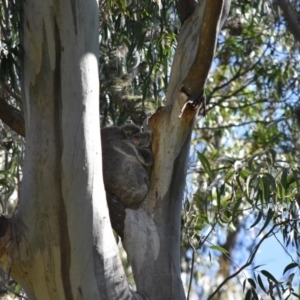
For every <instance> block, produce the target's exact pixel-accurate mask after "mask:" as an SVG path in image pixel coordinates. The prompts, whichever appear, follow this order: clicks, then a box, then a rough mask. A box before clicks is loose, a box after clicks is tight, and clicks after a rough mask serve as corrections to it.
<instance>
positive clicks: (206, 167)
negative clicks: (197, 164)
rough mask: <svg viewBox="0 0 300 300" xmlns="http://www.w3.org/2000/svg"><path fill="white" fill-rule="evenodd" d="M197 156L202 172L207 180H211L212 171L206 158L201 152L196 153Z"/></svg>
mask: <svg viewBox="0 0 300 300" xmlns="http://www.w3.org/2000/svg"><path fill="white" fill-rule="evenodd" d="M197 154H198V158H199V160H200V161H201V164H202V167H203V169H204V171H205V172H206V173H207V174H208V176H209V178H210V179H212V180H213V176H212V171H211V168H210V164H209V162H208V160H207V158H206V157H205V156H204V155H203V154H202V153H201V152H197Z"/></svg>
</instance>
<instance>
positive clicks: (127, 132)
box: [121, 124, 141, 139]
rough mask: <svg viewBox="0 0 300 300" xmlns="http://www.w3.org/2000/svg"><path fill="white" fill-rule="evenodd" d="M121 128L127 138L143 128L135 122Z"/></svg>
mask: <svg viewBox="0 0 300 300" xmlns="http://www.w3.org/2000/svg"><path fill="white" fill-rule="evenodd" d="M121 130H122V132H123V133H124V135H125V137H126V138H127V139H128V138H130V137H132V136H133V135H134V134H136V133H138V132H140V131H141V129H140V128H139V127H138V126H136V125H134V124H126V125H124V126H122V127H121Z"/></svg>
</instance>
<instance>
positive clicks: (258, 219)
mask: <svg viewBox="0 0 300 300" xmlns="http://www.w3.org/2000/svg"><path fill="white" fill-rule="evenodd" d="M262 215H263V214H262V212H261V211H259V212H258V216H257V218H256V220H255V221H254V223H253V224H252V225H251V226H250V228H252V227H254V226H255V225H257V224H258V223H259V221H260V220H261V217H262Z"/></svg>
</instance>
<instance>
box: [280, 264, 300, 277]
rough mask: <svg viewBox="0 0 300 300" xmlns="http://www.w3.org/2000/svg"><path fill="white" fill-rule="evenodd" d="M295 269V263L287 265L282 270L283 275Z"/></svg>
mask: <svg viewBox="0 0 300 300" xmlns="http://www.w3.org/2000/svg"><path fill="white" fill-rule="evenodd" d="M296 267H299V265H298V264H297V263H291V264H289V265H287V266H286V267H285V268H284V270H283V275H284V273H285V272H287V271H288V270H290V269H293V268H296Z"/></svg>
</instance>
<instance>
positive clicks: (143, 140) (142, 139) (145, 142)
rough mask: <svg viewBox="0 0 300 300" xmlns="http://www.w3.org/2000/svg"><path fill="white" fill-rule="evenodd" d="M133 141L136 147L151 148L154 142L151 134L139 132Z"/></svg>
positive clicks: (133, 137) (132, 138)
mask: <svg viewBox="0 0 300 300" xmlns="http://www.w3.org/2000/svg"><path fill="white" fill-rule="evenodd" d="M131 141H132V143H133V144H134V145H135V146H136V147H141V148H149V147H150V145H151V142H152V136H151V133H150V132H139V133H136V134H134V135H133V136H132V137H131Z"/></svg>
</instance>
